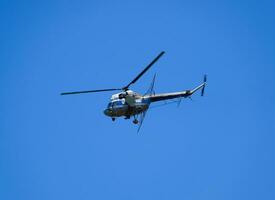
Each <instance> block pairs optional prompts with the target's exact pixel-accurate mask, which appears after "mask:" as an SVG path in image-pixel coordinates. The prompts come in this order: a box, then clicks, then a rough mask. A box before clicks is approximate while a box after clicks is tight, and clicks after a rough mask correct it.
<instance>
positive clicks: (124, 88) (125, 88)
mask: <svg viewBox="0 0 275 200" xmlns="http://www.w3.org/2000/svg"><path fill="white" fill-rule="evenodd" d="M164 53H165V52H164V51H162V52H161V53H160V54H159V55H158V56H157V57H156V58H155V59H154V60H153V61H152V62H151V63H150V64H149V65H148V66H147V67H145V69H144V70H143V71H142V72H141V73H140V74H139V75H138V76H137V77H136V78H135V79H134V80H132V81H131V82H130V83H129V84H128V85H127V86H125V87H123V88H122V89H123V90H127V89H128V88H129V87H130V85H132V84H134V83H135V82H136V81H137V80H138V79H139V78H140V77H141V76H142V75H143V74H144V73H145V72H146V71H147V70H148V69H149V68H150V67H152V65H153V64H155V62H157V60H158V59H159V58H160V57H161V56H162V55H163V54H164Z"/></svg>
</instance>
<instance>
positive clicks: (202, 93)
mask: <svg viewBox="0 0 275 200" xmlns="http://www.w3.org/2000/svg"><path fill="white" fill-rule="evenodd" d="M206 81H207V75H204V77H203V83H204V85H203V87H202V90H201V96H204V89H205V85H206Z"/></svg>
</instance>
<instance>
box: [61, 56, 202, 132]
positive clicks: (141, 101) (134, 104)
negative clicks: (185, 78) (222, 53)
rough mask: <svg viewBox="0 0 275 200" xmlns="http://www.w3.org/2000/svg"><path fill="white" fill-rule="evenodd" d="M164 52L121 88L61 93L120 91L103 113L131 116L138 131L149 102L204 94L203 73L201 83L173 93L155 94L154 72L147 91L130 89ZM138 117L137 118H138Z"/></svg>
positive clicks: (113, 118) (114, 116)
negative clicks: (141, 92) (199, 91)
mask: <svg viewBox="0 0 275 200" xmlns="http://www.w3.org/2000/svg"><path fill="white" fill-rule="evenodd" d="M164 53H165V52H164V51H162V52H161V53H160V54H159V55H158V56H157V57H155V59H154V60H153V61H151V63H149V65H147V66H146V67H145V68H144V69H143V71H142V72H140V73H139V74H138V75H137V76H136V77H135V78H134V79H133V80H132V81H131V82H130V83H128V84H127V85H125V86H123V87H121V88H110V89H99V90H86V91H75V92H63V93H61V95H73V94H83V93H95V92H108V91H120V92H119V93H116V94H113V95H112V96H111V99H110V101H109V103H108V105H107V108H106V109H105V110H104V112H103V113H104V114H105V115H106V116H108V117H111V119H112V121H115V120H116V119H117V118H119V117H124V119H130V118H131V117H133V123H134V124H139V128H138V131H139V130H140V128H141V126H142V123H143V120H144V118H145V115H146V112H147V111H148V109H149V107H150V105H151V103H154V102H159V101H166V100H171V99H177V98H178V99H180V100H181V99H182V98H191V96H192V95H193V94H194V93H195V92H196V91H198V90H200V89H201V96H204V89H205V86H206V81H207V76H206V75H204V78H203V83H201V84H200V85H198V86H197V87H195V88H193V89H191V90H184V91H179V92H173V93H161V94H155V92H154V84H155V78H156V74H155V75H154V77H153V79H152V82H151V85H150V87H149V89H148V91H147V92H146V93H145V94H144V95H141V94H139V93H137V92H134V91H133V90H130V89H129V88H130V86H131V85H133V84H135V83H136V82H137V81H138V80H139V79H140V78H141V77H142V75H144V74H145V73H146V72H147V71H148V70H149V69H150V68H151V67H152V66H153V65H154V64H155V63H156V62H157V61H158V60H159V59H160V57H161V56H163V54H164ZM138 117H139V120H138Z"/></svg>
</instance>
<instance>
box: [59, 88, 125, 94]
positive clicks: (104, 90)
mask: <svg viewBox="0 0 275 200" xmlns="http://www.w3.org/2000/svg"><path fill="white" fill-rule="evenodd" d="M115 90H121V89H118V88H114V89H103V90H87V91H76V92H63V93H61V95H69V94H82V93H91V92H107V91H115Z"/></svg>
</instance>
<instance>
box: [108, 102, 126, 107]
mask: <svg viewBox="0 0 275 200" xmlns="http://www.w3.org/2000/svg"><path fill="white" fill-rule="evenodd" d="M121 105H123V102H122V101H114V102H110V103H108V106H107V107H108V108H110V107H113V106H121Z"/></svg>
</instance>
